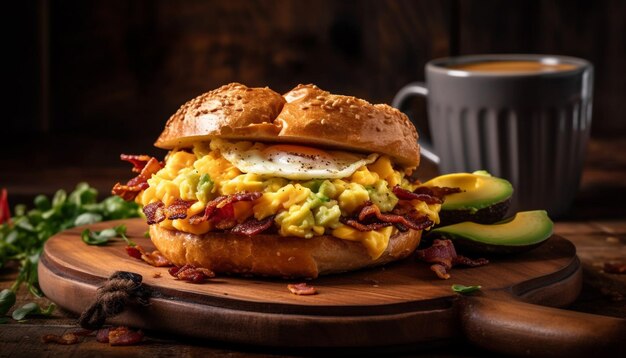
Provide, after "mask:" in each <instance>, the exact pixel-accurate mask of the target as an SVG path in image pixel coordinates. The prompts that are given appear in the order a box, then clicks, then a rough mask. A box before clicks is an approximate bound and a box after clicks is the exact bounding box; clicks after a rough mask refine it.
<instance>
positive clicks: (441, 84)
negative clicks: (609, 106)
mask: <svg viewBox="0 0 626 358" xmlns="http://www.w3.org/2000/svg"><path fill="white" fill-rule="evenodd" d="M592 83H593V67H592V65H591V64H590V63H589V62H588V61H585V60H582V59H578V58H572V57H565V56H548V55H476V56H462V57H451V58H444V59H437V60H433V61H430V62H429V63H427V64H426V84H424V83H412V84H409V85H407V86H405V87H404V88H402V89H401V90H400V91H399V92H398V94H397V95H396V97H395V98H394V101H393V106H394V107H396V108H399V109H402V107H403V104H404V103H405V102H406V101H407V100H408V99H409V98H410V97H412V96H416V95H420V96H424V97H426V98H427V102H428V120H429V126H430V131H431V133H430V138H432V143H429V142H428V141H427V140H425V138H424V135H423V133H420V134H421V138H420V145H421V147H422V155H423V156H424V157H426V158H429V159H431V160H433V161H435V162H436V163H438V165H439V171H440V172H441V173H452V172H472V171H475V170H483V169H484V170H487V171H488V172H490V173H491V174H492V175H495V176H499V177H503V178H506V179H508V180H509V181H511V183H512V184H513V186H514V188H515V193H514V196H513V202H512V207H511V210H515V211H519V210H534V209H545V210H547V211H548V212H549V213H550V215H552V216H554V217H558V216H561V215H563V214H565V213H566V212H567V210H568V208H569V207H570V205H571V203H572V201H573V199H574V196H575V194H576V192H577V190H578V185H579V183H580V176H581V172H582V165H583V160H584V154H585V151H586V146H587V140H588V137H589V130H590V126H591V108H592ZM418 130H419V128H418Z"/></svg>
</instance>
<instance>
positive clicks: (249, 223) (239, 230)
mask: <svg viewBox="0 0 626 358" xmlns="http://www.w3.org/2000/svg"><path fill="white" fill-rule="evenodd" d="M273 225H274V216H273V215H272V216H268V217H266V218H265V219H263V220H257V219H255V218H249V219H248V220H246V221H245V222H243V223H241V224H238V225H237V226H235V227H234V228H232V230H230V232H231V233H233V234H240V235H246V236H252V235H257V234H260V233H262V232H263V231H265V230H267V229H269V228H271V227H272V226H273Z"/></svg>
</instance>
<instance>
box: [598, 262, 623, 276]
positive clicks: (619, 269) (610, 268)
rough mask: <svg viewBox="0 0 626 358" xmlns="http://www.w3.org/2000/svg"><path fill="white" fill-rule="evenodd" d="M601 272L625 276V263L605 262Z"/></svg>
mask: <svg viewBox="0 0 626 358" xmlns="http://www.w3.org/2000/svg"><path fill="white" fill-rule="evenodd" d="M603 271H604V272H606V273H614V274H625V273H626V262H605V263H604V268H603Z"/></svg>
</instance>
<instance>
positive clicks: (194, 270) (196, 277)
mask: <svg viewBox="0 0 626 358" xmlns="http://www.w3.org/2000/svg"><path fill="white" fill-rule="evenodd" d="M168 272H169V273H170V275H172V276H174V277H176V278H177V279H179V280H183V281H187V282H191V283H202V282H204V281H205V280H206V279H207V278H211V277H215V273H214V272H213V271H211V270H209V269H207V268H204V267H196V266H194V265H191V264H186V265H185V266H182V267H176V266H175V267H172V268H170V269H169V270H168Z"/></svg>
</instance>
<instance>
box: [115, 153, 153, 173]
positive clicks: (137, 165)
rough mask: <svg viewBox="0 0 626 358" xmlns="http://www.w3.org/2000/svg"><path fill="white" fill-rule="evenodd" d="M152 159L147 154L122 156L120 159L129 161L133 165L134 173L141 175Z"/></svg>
mask: <svg viewBox="0 0 626 358" xmlns="http://www.w3.org/2000/svg"><path fill="white" fill-rule="evenodd" d="M151 158H152V157H151V156H149V155H146V154H139V155H136V154H120V159H122V160H124V161H127V162H129V163H131V164H132V165H133V169H132V170H133V172H135V173H141V170H142V169H143V168H144V167H145V166H146V164H147V163H148V162H149V161H150V159H151Z"/></svg>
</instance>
